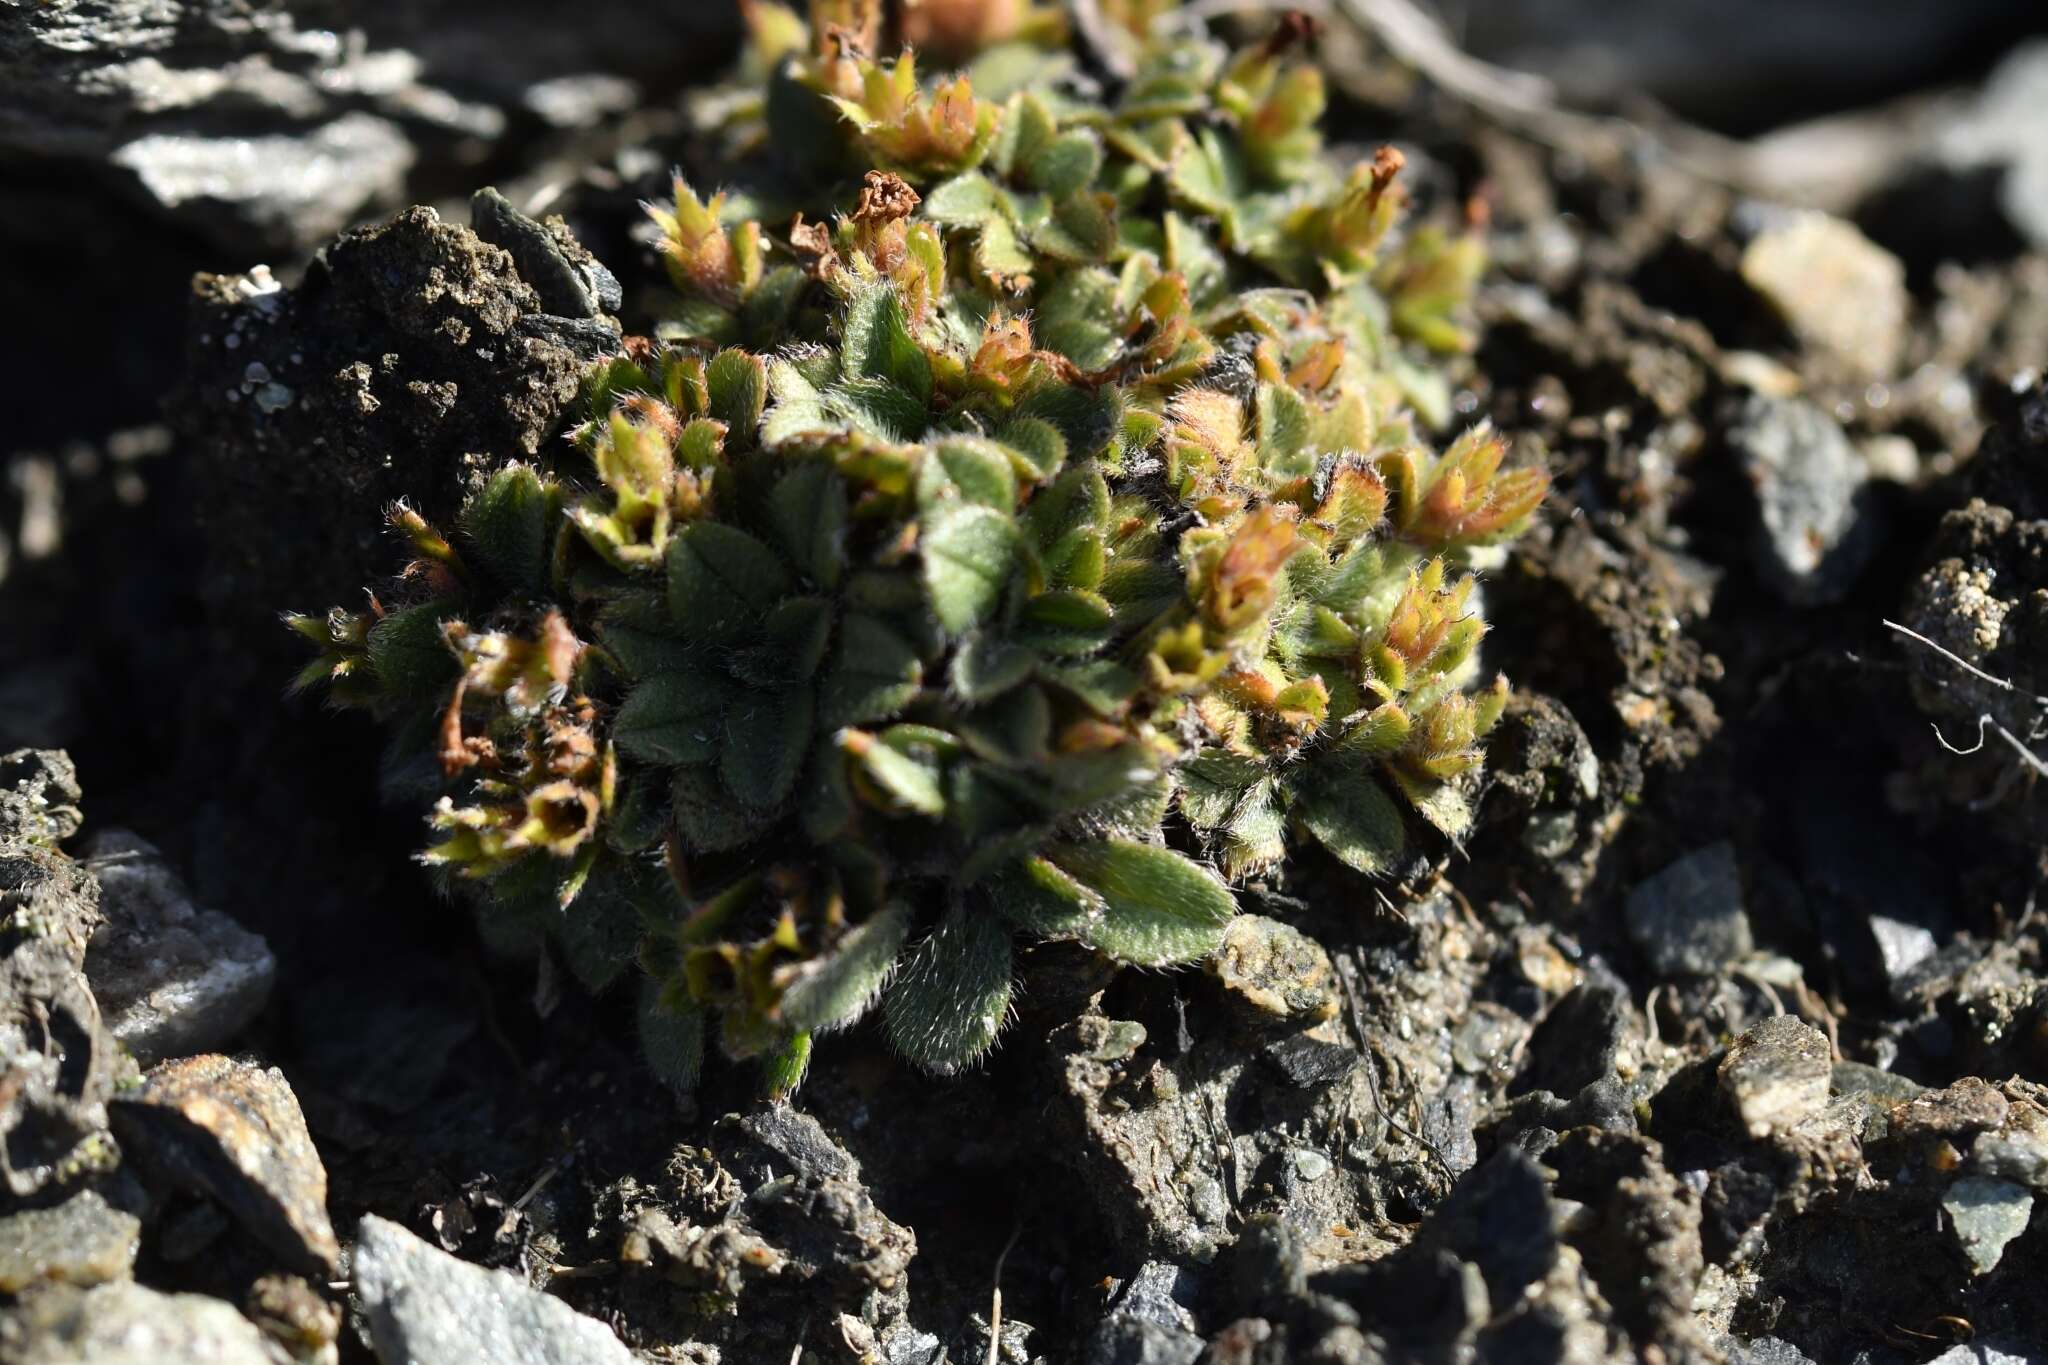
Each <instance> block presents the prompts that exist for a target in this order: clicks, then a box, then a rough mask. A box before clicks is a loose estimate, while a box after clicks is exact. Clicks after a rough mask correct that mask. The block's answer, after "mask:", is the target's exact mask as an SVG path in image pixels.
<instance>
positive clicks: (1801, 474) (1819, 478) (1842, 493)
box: [1728, 394, 1877, 607]
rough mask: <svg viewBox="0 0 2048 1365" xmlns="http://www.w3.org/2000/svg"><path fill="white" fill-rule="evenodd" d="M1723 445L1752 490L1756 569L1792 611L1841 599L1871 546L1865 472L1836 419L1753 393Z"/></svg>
mask: <svg viewBox="0 0 2048 1365" xmlns="http://www.w3.org/2000/svg"><path fill="white" fill-rule="evenodd" d="M1728 443H1729V445H1730V446H1731V447H1732V448H1733V449H1734V451H1735V454H1736V457H1737V458H1738V459H1739V460H1740V461H1741V463H1742V470H1743V473H1744V474H1745V475H1747V476H1748V478H1749V482H1750V484H1751V486H1752V487H1754V489H1755V490H1756V500H1757V509H1758V526H1757V530H1756V534H1755V537H1754V547H1755V548H1754V554H1755V559H1756V562H1757V568H1758V571H1759V572H1760V573H1761V574H1762V575H1763V578H1764V580H1765V582H1766V583H1768V584H1769V585H1770V586H1771V587H1772V588H1773V589H1775V590H1776V591H1777V593H1778V595H1779V596H1781V597H1783V598H1784V599H1785V600H1786V601H1787V602H1790V603H1791V604H1792V605H1794V606H1801V607H1806V606H1819V605H1824V604H1826V603H1828V602H1834V601H1839V600H1840V599H1841V598H1842V597H1843V596H1844V595H1845V594H1847V592H1848V591H1849V589H1850V588H1851V587H1852V586H1853V585H1854V583H1855V580H1856V576H1857V575H1858V574H1859V573H1861V572H1862V570H1863V566H1864V565H1865V564H1866V563H1868V562H1869V559H1870V555H1871V552H1872V551H1873V550H1875V549H1876V547H1877V536H1876V534H1875V527H1874V525H1873V523H1871V521H1870V520H1869V518H1868V517H1867V516H1866V513H1865V504H1866V502H1867V497H1866V494H1865V486H1866V485H1867V484H1868V483H1869V481H1870V468H1869V466H1868V465H1866V464H1865V463H1864V461H1863V457H1862V456H1861V455H1859V454H1858V453H1857V452H1856V447H1855V446H1854V445H1853V444H1851V443H1850V441H1849V438H1848V436H1847V435H1846V434H1844V433H1843V431H1842V428H1841V426H1840V424H1839V423H1837V422H1836V421H1835V419H1834V418H1832V417H1830V416H1828V415H1827V413H1825V412H1823V411H1821V410H1820V409H1819V408H1818V407H1816V406H1814V405H1813V404H1812V403H1810V402H1807V401H1806V400H1805V399H1799V398H1766V397H1764V396H1763V395H1761V394H1752V395H1751V396H1750V397H1749V398H1747V399H1745V400H1744V401H1743V403H1742V405H1741V407H1740V408H1739V409H1738V410H1737V412H1736V416H1735V420H1734V421H1733V423H1731V425H1730V426H1729V428H1728Z"/></svg>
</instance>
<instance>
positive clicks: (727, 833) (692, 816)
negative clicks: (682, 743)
mask: <svg viewBox="0 0 2048 1365" xmlns="http://www.w3.org/2000/svg"><path fill="white" fill-rule="evenodd" d="M669 798H670V803H671V804H672V805H673V807H674V809H675V813H676V828H677V829H678V830H680V831H681V832H682V836H683V842H684V843H685V844H687V845H688V846H689V849H690V851H691V852H692V853H723V852H725V851H726V850H727V849H733V848H738V847H739V846H740V845H742V844H744V843H746V842H747V841H748V840H749V839H754V838H758V837H759V836H760V834H761V832H762V828H763V826H765V825H766V824H767V823H768V819H769V817H768V814H767V813H766V812H762V811H758V810H754V809H753V808H751V807H748V806H745V805H742V804H741V803H740V802H738V801H736V800H734V799H733V795H732V793H731V792H729V791H727V790H726V789H725V787H724V785H723V784H722V783H720V782H719V780H718V776H717V774H715V773H713V772H712V771H711V770H710V769H709V768H707V767H701V766H697V767H688V768H678V769H676V776H675V781H674V783H672V784H671V785H670V787H669Z"/></svg>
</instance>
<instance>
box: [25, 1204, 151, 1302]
mask: <svg viewBox="0 0 2048 1365" xmlns="http://www.w3.org/2000/svg"><path fill="white" fill-rule="evenodd" d="M141 1236H142V1223H141V1220H139V1219H138V1218H136V1217H135V1215H134V1214H132V1213H125V1212H123V1211H121V1210H120V1209H116V1208H112V1207H110V1206H109V1205H108V1204H107V1201H106V1200H104V1199H102V1198H101V1197H100V1196H99V1195H98V1193H96V1192H95V1191H92V1190H81V1191H79V1192H78V1193H77V1194H74V1195H72V1196H71V1198H69V1199H67V1200H65V1201H64V1202H63V1203H61V1204H59V1205H57V1206H56V1207H54V1208H47V1209H26V1210H23V1211H22V1212H20V1213H15V1214H9V1215H8V1216H7V1217H5V1218H0V1293H7V1294H19V1293H21V1291H22V1290H24V1289H27V1288H28V1287H29V1286H31V1285H35V1284H41V1283H43V1282H45V1281H57V1282H60V1283H63V1284H73V1285H79V1286H81V1287H89V1286H91V1285H96V1284H105V1283H106V1282H107V1281H109V1280H125V1279H127V1278H128V1275H129V1272H130V1271H131V1270H133V1269H134V1267H135V1252H136V1250H137V1247H138V1245H139V1242H140V1238H141Z"/></svg>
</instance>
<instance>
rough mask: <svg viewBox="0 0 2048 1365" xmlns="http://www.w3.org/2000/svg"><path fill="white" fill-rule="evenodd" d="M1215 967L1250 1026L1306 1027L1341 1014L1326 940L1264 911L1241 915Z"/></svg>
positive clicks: (1226, 936) (1212, 967)
mask: <svg viewBox="0 0 2048 1365" xmlns="http://www.w3.org/2000/svg"><path fill="white" fill-rule="evenodd" d="M1209 970H1210V971H1211V973H1213V974H1214V976H1215V977H1216V979H1217V980H1218V981H1219V982H1221V983H1222V985H1223V992H1224V996H1225V998H1226V999H1227V1000H1229V1002H1230V1003H1231V1005H1232V1007H1233V1009H1234V1011H1235V1013H1236V1014H1237V1016H1238V1017H1239V1019H1240V1020H1242V1021H1243V1022H1244V1023H1246V1024H1247V1025H1248V1026H1249V1027H1252V1028H1254V1029H1266V1030H1272V1029H1275V1028H1288V1029H1305V1028H1309V1027H1312V1026H1314V1025H1316V1024H1320V1023H1323V1022H1324V1021H1326V1020H1329V1019H1334V1018H1335V1017H1336V1015H1337V1003H1338V992H1337V977H1336V973H1335V972H1334V971H1332V970H1331V967H1330V955H1329V954H1328V953H1326V952H1324V951H1323V948H1322V945H1321V944H1319V943H1317V942H1316V941H1315V940H1314V939H1312V938H1310V937H1308V936H1307V935H1306V934H1304V933H1302V932H1301V931H1300V930H1298V929H1296V928H1294V927H1293V926H1292V925H1288V924H1283V923H1281V922H1280V921H1279V920H1275V919H1268V918H1266V917H1265V916H1264V915H1238V916H1236V917H1235V918H1233V919H1232V920H1231V921H1230V924H1229V925H1228V926H1227V927H1226V928H1225V929H1224V931H1223V946H1222V947H1221V948H1219V949H1218V950H1217V952H1216V956H1215V957H1213V958H1211V959H1210V963H1209Z"/></svg>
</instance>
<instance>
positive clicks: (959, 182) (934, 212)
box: [922, 171, 1008, 227]
mask: <svg viewBox="0 0 2048 1365" xmlns="http://www.w3.org/2000/svg"><path fill="white" fill-rule="evenodd" d="M1007 198H1008V196H1006V195H1005V194H1004V193H1003V192H1002V191H1001V190H999V189H997V188H996V186H995V183H994V182H993V181H991V180H990V179H989V178H988V177H987V176H985V175H983V174H982V173H981V172H980V171H969V172H967V173H966V174H965V175H956V176H954V177H953V178H952V179H951V180H948V181H946V182H945V183H944V184H941V185H937V186H934V187H933V189H932V191H931V192H930V193H929V194H927V195H925V197H924V204H923V206H922V214H923V216H924V217H926V218H929V219H931V220H932V221H933V222H935V223H943V224H944V225H946V226H947V227H979V226H980V225H981V224H982V223H984V222H986V221H987V220H988V219H990V218H993V217H997V216H999V215H1001V214H1003V213H1004V212H1005V211H1006V208H1007V202H1006V201H1007Z"/></svg>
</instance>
